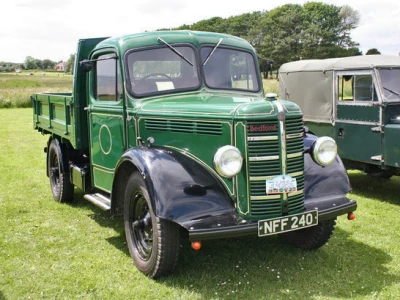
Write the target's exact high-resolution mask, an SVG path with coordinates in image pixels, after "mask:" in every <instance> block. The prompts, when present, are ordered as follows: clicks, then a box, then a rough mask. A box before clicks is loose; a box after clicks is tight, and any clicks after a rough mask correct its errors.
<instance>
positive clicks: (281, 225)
mask: <svg viewBox="0 0 400 300" xmlns="http://www.w3.org/2000/svg"><path fill="white" fill-rule="evenodd" d="M317 224H318V211H317V210H312V211H308V212H306V213H301V214H297V215H291V216H286V217H279V218H275V219H270V220H261V221H258V236H266V235H271V234H277V233H282V232H288V231H293V230H299V229H303V228H307V227H311V226H315V225H317Z"/></svg>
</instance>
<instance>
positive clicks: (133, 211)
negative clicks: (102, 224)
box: [124, 172, 180, 278]
mask: <svg viewBox="0 0 400 300" xmlns="http://www.w3.org/2000/svg"><path fill="white" fill-rule="evenodd" d="M124 225H125V235H126V241H127V244H128V248H129V252H130V254H131V257H132V260H133V262H134V264H135V266H136V267H137V268H138V269H139V271H141V272H142V273H143V274H145V275H147V276H148V277H150V278H157V277H161V276H165V275H168V274H169V273H171V272H172V271H173V270H174V269H175V267H176V265H177V263H178V259H179V250H180V235H179V227H178V226H177V225H176V224H174V223H172V222H169V221H166V220H163V219H160V218H158V217H156V216H155V214H154V211H153V208H152V206H151V202H150V197H149V193H148V191H147V188H146V184H145V181H144V180H143V178H142V177H141V176H140V174H139V173H137V172H135V173H133V174H132V175H131V176H130V178H129V180H128V184H127V187H126V191H125V197H124Z"/></svg>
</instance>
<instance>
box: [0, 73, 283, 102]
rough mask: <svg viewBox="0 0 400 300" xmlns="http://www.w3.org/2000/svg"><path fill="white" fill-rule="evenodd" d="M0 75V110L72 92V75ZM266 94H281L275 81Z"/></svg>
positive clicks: (266, 87)
mask: <svg viewBox="0 0 400 300" xmlns="http://www.w3.org/2000/svg"><path fill="white" fill-rule="evenodd" d="M29 74H30V72H24V73H8V74H1V73H0V108H12V107H30V106H31V100H30V96H31V95H32V94H35V93H50V92H53V93H61V92H71V91H72V80H73V78H72V75H66V74H64V73H56V72H48V73H45V74H46V75H45V76H42V75H41V74H42V72H39V71H37V72H33V73H32V74H34V75H29ZM263 85H264V91H265V93H276V94H278V92H279V83H278V81H276V80H274V79H264V80H263Z"/></svg>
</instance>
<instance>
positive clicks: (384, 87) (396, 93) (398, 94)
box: [383, 86, 400, 96]
mask: <svg viewBox="0 0 400 300" xmlns="http://www.w3.org/2000/svg"><path fill="white" fill-rule="evenodd" d="M383 89H385V90H387V91H389V92H391V93H392V94H395V95H397V96H400V93H398V92H395V91H393V90H391V89H389V88H387V87H386V86H383Z"/></svg>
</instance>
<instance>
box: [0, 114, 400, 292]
mask: <svg viewBox="0 0 400 300" xmlns="http://www.w3.org/2000/svg"><path fill="white" fill-rule="evenodd" d="M0 116H1V118H0V174H1V175H0V216H1V218H0V232H1V233H0V299H191V300H193V299H350V298H351V299H399V298H400V245H399V241H400V222H399V206H400V199H399V197H398V195H399V189H400V179H399V178H392V179H390V180H387V181H382V180H376V179H371V178H369V177H367V176H365V175H364V174H361V173H359V172H351V173H350V180H351V182H352V186H353V188H354V191H353V192H352V193H351V194H349V197H351V198H354V199H356V200H357V201H358V205H359V209H358V210H357V211H356V215H357V219H356V220H355V221H347V219H346V217H345V216H342V217H340V218H339V219H338V226H337V228H336V230H335V232H334V235H333V237H332V239H331V240H330V241H329V243H328V244H327V245H325V246H324V247H322V248H321V249H319V250H317V251H314V252H305V251H301V250H298V249H294V248H292V247H289V246H287V245H286V244H284V243H283V242H282V241H281V240H280V239H279V238H278V237H268V238H258V237H256V236H254V237H244V238H237V239H226V240H211V241H204V243H203V248H202V250H200V251H198V252H195V251H193V250H191V249H190V248H189V244H188V243H183V244H182V247H183V251H182V252H183V253H182V256H181V260H180V267H179V268H178V270H177V272H176V273H175V274H173V275H172V276H170V277H168V278H163V279H161V280H158V281H154V280H151V279H148V278H146V277H145V276H143V275H142V274H141V273H139V272H138V271H137V270H136V269H135V267H134V265H133V263H132V261H131V258H130V256H129V253H128V250H127V247H126V244H125V236H124V232H123V222H122V220H121V219H120V218H111V217H110V216H109V214H108V213H106V212H103V211H101V210H100V209H98V208H96V207H94V206H93V205H91V204H90V203H89V202H87V201H86V200H84V199H83V197H82V194H81V193H79V192H78V191H76V195H75V201H74V202H73V203H72V204H59V203H56V202H55V201H54V200H53V199H52V196H51V192H50V187H49V182H48V178H47V177H46V172H45V165H46V164H45V153H44V152H43V147H44V146H45V143H46V141H47V137H46V136H42V135H41V134H39V133H38V132H35V131H34V130H33V125H32V120H31V119H32V111H31V109H29V108H25V109H1V110H0Z"/></svg>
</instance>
